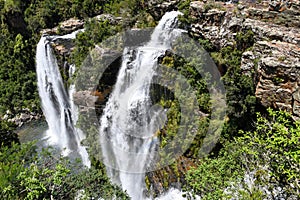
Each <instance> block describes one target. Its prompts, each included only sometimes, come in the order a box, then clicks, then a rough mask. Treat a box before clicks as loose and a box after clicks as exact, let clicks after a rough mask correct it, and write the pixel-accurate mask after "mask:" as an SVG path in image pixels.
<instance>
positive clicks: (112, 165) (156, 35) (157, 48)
mask: <svg viewBox="0 0 300 200" xmlns="http://www.w3.org/2000/svg"><path fill="white" fill-rule="evenodd" d="M179 14H180V12H176V11H172V12H168V13H166V14H165V15H164V16H163V18H162V19H161V20H160V22H159V24H158V26H157V27H156V28H155V30H154V32H153V33H152V35H151V40H150V41H149V42H148V43H147V44H146V45H144V46H142V47H138V48H136V49H131V48H125V49H124V51H123V61H122V66H121V69H120V71H119V74H118V77H117V82H116V84H115V87H114V90H113V92H112V93H111V96H110V98H109V100H108V102H107V104H106V107H105V109H104V112H103V115H102V116H101V119H100V124H101V126H100V142H101V149H102V154H103V157H104V163H105V165H106V167H107V173H108V175H109V176H110V178H111V180H112V181H113V182H114V183H116V184H119V185H121V186H122V188H123V190H126V191H127V193H128V194H129V196H130V197H131V198H132V199H133V200H140V199H146V197H145V196H144V194H143V190H144V189H145V180H144V177H145V171H146V170H147V167H149V165H151V164H153V163H151V161H153V157H154V153H155V149H156V148H157V147H158V146H157V145H158V143H159V141H158V138H157V136H156V135H155V133H156V132H157V131H158V130H159V129H160V128H161V126H162V125H163V123H164V122H163V123H162V124H157V121H159V120H157V119H158V117H162V116H164V118H165V117H166V113H165V111H164V110H163V109H162V108H161V107H160V106H157V105H154V106H153V105H152V102H151V99H150V96H149V90H150V85H151V81H152V78H153V76H154V75H155V70H156V67H157V62H158V57H159V56H161V55H163V54H164V53H165V51H166V50H167V49H170V48H171V47H170V44H171V41H172V39H173V38H174V36H176V35H177V34H178V32H176V31H174V29H175V28H176V26H177V22H178V20H177V16H178V15H179Z"/></svg>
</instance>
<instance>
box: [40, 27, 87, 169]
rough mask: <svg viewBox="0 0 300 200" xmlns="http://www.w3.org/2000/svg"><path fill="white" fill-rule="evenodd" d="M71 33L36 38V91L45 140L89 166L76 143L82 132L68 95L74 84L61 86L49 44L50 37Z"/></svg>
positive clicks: (73, 35)
mask: <svg viewBox="0 0 300 200" xmlns="http://www.w3.org/2000/svg"><path fill="white" fill-rule="evenodd" d="M75 35H76V32H74V33H72V34H69V35H65V36H42V38H41V39H40V41H39V43H38V45H37V53H36V64H37V66H36V72H37V78H38V91H39V96H40V99H41V103H42V110H43V113H44V116H45V118H46V121H47V123H48V127H49V129H48V130H47V136H48V137H49V139H48V141H49V143H50V144H53V145H55V146H57V147H58V148H59V149H61V150H63V154H64V155H68V154H70V153H72V154H75V155H76V154H79V155H80V157H81V158H82V162H83V164H84V165H86V166H90V161H89V159H88V154H87V152H86V150H85V148H84V147H82V146H81V145H80V141H81V140H82V139H83V136H82V135H81V134H80V130H79V129H77V128H76V127H75V123H76V120H77V119H76V118H77V117H76V115H77V114H76V113H77V112H76V109H75V106H74V104H73V101H72V100H71V98H70V97H72V92H74V89H75V88H74V86H72V85H71V86H70V90H69V91H68V90H66V89H65V86H64V83H63V80H62V77H61V74H60V71H59V68H58V65H57V60H56V58H55V55H54V53H53V50H52V48H51V45H50V42H51V40H54V39H57V38H64V39H72V38H75ZM71 69H72V68H71Z"/></svg>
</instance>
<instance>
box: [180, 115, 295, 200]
mask: <svg viewBox="0 0 300 200" xmlns="http://www.w3.org/2000/svg"><path fill="white" fill-rule="evenodd" d="M299 133H300V124H299V122H293V120H292V119H291V115H290V114H288V113H286V112H283V111H274V110H272V109H268V114H267V115H266V116H262V115H261V114H260V113H258V114H257V122H256V123H255V129H254V130H253V131H251V132H243V131H242V133H241V134H243V135H242V136H241V137H236V138H235V139H234V140H233V141H232V142H227V143H226V145H224V148H223V149H222V150H221V152H220V153H219V155H218V156H217V157H216V158H205V159H203V160H201V161H200V162H201V164H200V165H199V166H198V167H197V168H194V169H192V170H190V171H189V173H188V174H187V176H186V179H187V188H186V189H187V190H192V191H193V192H194V194H198V195H200V196H202V197H203V199H231V198H238V199H263V198H265V197H266V195H267V194H266V193H265V192H264V190H267V191H270V192H273V193H272V194H271V195H275V193H276V189H277V190H278V187H281V188H282V189H283V190H282V193H283V194H282V197H283V198H284V199H288V198H292V199H298V198H299V197H300V193H299V191H300V173H299V170H300V156H299V155H300V151H299V141H300V134H299ZM247 176H250V177H251V178H252V179H253V180H254V181H253V182H252V183H251V182H250V181H247V180H246V179H247ZM277 192H278V191H277Z"/></svg>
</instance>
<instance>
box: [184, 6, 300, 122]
mask: <svg viewBox="0 0 300 200" xmlns="http://www.w3.org/2000/svg"><path fill="white" fill-rule="evenodd" d="M263 5H266V3H265V4H263V3H262V4H261V5H256V6H255V5H254V6H252V5H251V6H250V5H248V6H247V5H244V6H241V5H239V6H235V5H225V4H224V5H223V4H222V3H221V4H218V3H217V4H216V6H215V8H212V9H210V10H205V4H204V3H203V2H200V1H194V2H191V6H190V13H191V16H192V19H193V22H192V24H191V28H190V30H189V32H190V34H191V35H193V36H194V37H197V38H202V39H207V40H209V41H211V42H212V44H213V45H214V46H215V47H216V48H217V49H221V48H223V47H226V46H231V45H233V44H234V38H235V37H236V35H237V33H238V32H245V31H247V30H251V31H252V32H253V33H254V34H253V35H254V41H255V43H254V45H253V48H250V49H249V50H248V51H246V52H244V53H243V56H242V62H241V68H242V70H243V71H244V73H245V74H247V75H249V76H253V77H255V80H254V82H255V85H256V92H255V96H256V97H257V99H258V101H259V102H260V104H261V105H263V106H264V107H273V108H276V109H282V110H286V111H289V112H292V113H293V115H294V116H295V117H300V113H299V109H300V108H299V102H300V99H299V97H300V95H299V90H298V85H299V83H300V26H299V22H300V19H299V17H300V10H299V9H297V8H298V6H299V5H300V3H299V1H292V2H290V5H291V6H289V8H287V9H286V10H284V11H282V12H276V11H273V10H272V11H270V9H268V7H267V6H263ZM220 8H221V9H220ZM295 8H296V9H295ZM278 11H279V10H278Z"/></svg>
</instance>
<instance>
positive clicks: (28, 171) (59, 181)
mask: <svg viewBox="0 0 300 200" xmlns="http://www.w3.org/2000/svg"><path fill="white" fill-rule="evenodd" d="M0 191H1V192H0V197H1V199H28V200H33V199H74V198H75V196H77V195H79V194H81V199H91V198H97V199H98V198H100V197H101V198H103V199H115V197H116V198H117V199H128V197H127V195H126V194H125V193H123V192H122V191H121V190H120V189H119V188H118V187H117V186H115V185H112V184H111V183H110V180H109V178H108V177H107V176H106V173H105V168H104V167H103V166H102V167H99V166H98V168H97V169H96V168H94V167H92V168H90V169H85V168H83V166H82V165H80V163H79V162H76V161H72V162H70V161H69V160H67V159H66V158H62V157H60V156H58V155H57V153H55V152H54V151H53V150H51V149H44V150H43V151H42V152H40V153H37V151H36V147H35V145H34V143H28V144H22V145H18V144H12V146H11V148H8V147H3V148H1V149H0Z"/></svg>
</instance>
